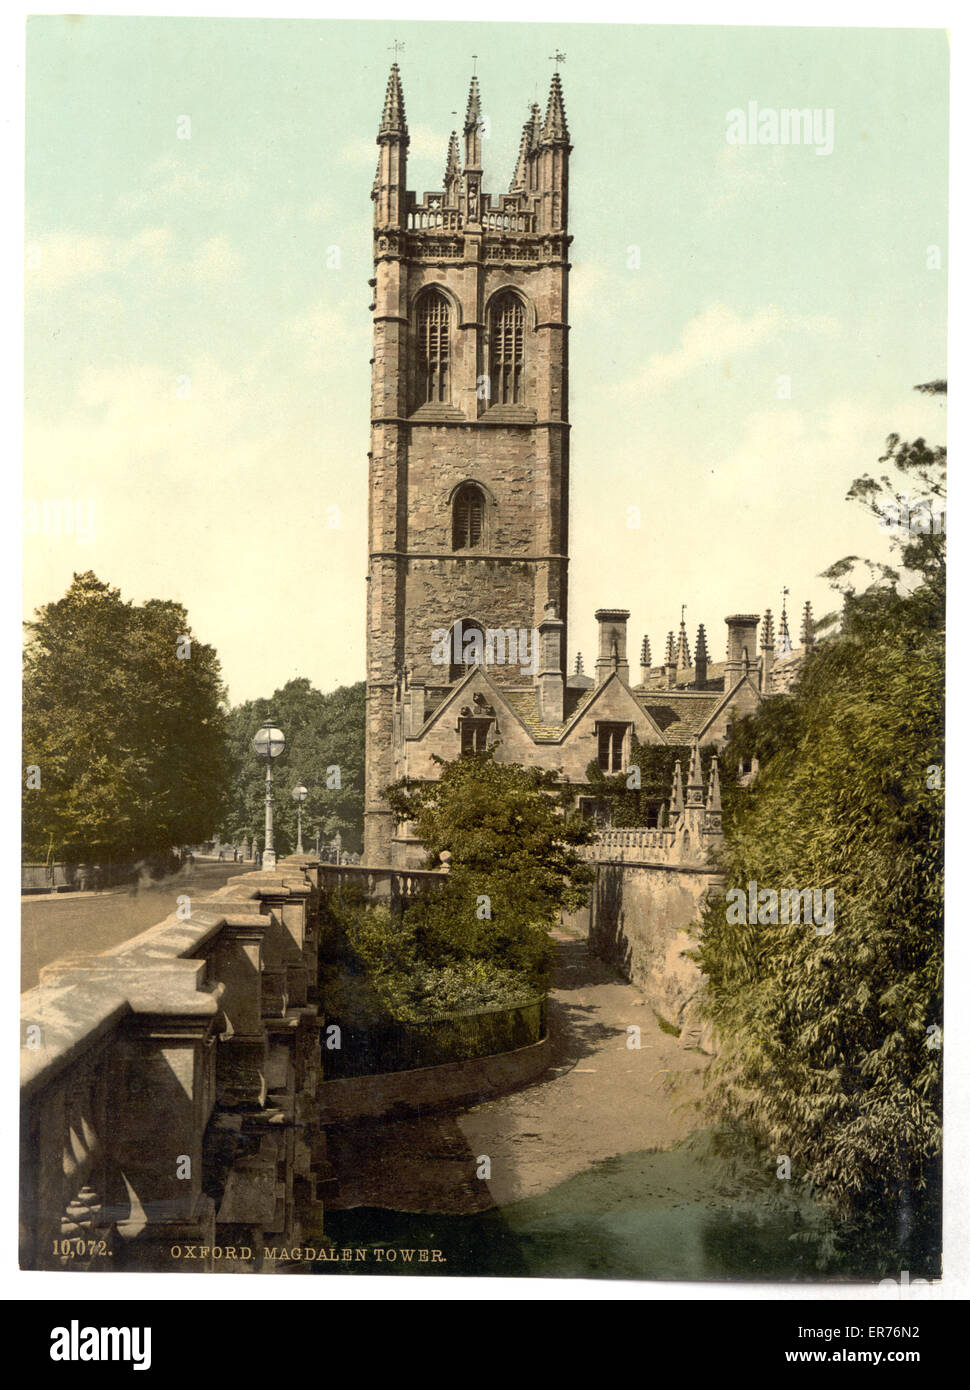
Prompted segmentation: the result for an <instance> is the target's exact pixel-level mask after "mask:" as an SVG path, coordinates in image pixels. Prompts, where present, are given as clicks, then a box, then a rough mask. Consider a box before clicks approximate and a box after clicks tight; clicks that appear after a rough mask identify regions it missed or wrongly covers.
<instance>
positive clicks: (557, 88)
mask: <svg viewBox="0 0 970 1390" xmlns="http://www.w3.org/2000/svg"><path fill="white" fill-rule="evenodd" d="M552 141H558V142H560V143H562V144H568V143H569V130H568V129H567V126H566V108H565V106H564V105H563V99H562V82H561V81H560V79H559V70H558V69H557V70H556V71H555V72H554V73H553V74H552V86H551V87H550V88H549V101H548V104H547V106H546V119H545V124H544V125H543V127H542V143H543V144H544V145H545V144H550V143H551V142H552Z"/></svg>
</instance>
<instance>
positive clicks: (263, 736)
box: [253, 719, 286, 869]
mask: <svg viewBox="0 0 970 1390" xmlns="http://www.w3.org/2000/svg"><path fill="white" fill-rule="evenodd" d="M285 747H286V740H285V739H284V737H283V735H282V733H281V732H280V730H279V729H278V728H277V727H276V725H275V724H274V723H273V721H272V719H265V720H264V721H263V724H262V727H261V728H260V730H259V732H258V733H257V734H256V736H255V738H254V739H253V748H254V749H255V750H256V754H257V756H258V757H260V758H265V759H266V844H265V847H264V849H263V868H264V869H275V868H276V851H275V850H274V849H273V759H274V758H278V757H279V755H280V754H281V753H282V751H283V749H284V748H285Z"/></svg>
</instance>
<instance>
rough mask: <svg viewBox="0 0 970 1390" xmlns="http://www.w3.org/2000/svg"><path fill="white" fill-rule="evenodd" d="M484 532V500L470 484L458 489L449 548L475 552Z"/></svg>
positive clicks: (478, 491)
mask: <svg viewBox="0 0 970 1390" xmlns="http://www.w3.org/2000/svg"><path fill="white" fill-rule="evenodd" d="M484 531H485V498H484V497H483V496H482V493H481V490H480V489H479V488H477V487H474V486H472V485H471V484H466V485H465V486H464V487H461V488H459V489H458V492H457V493H456V494H455V501H454V512H453V515H452V529H451V548H452V549H453V550H476V549H477V548H478V547H479V546H480V545H481V544H482V537H483V535H484Z"/></svg>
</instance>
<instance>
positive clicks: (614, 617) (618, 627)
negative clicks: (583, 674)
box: [596, 608, 630, 686]
mask: <svg viewBox="0 0 970 1390" xmlns="http://www.w3.org/2000/svg"><path fill="white" fill-rule="evenodd" d="M629 616H630V610H629V609H628V608H597V610H596V621H597V622H598V623H599V629H600V641H599V656H598V657H597V658H596V684H597V686H601V685H602V684H603V682H604V681H605V680H606V679H607V678H608V677H609V676H611V675H612V673H613V672H614V671H615V672H616V673H617V675H618V676H619V677H620V679H621V680H622V681H623V683H624V684H625V685H629V684H630V663H629V661H627V659H626V620H627V618H629Z"/></svg>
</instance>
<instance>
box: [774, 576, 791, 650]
mask: <svg viewBox="0 0 970 1390" xmlns="http://www.w3.org/2000/svg"><path fill="white" fill-rule="evenodd" d="M787 606H788V590H787V589H785V590H783V597H782V600H781V617H780V618H779V620H778V645H777V647H776V648H775V655H776V656H787V655H788V654H789V652H790V651H791V633H790V632H789V631H788V612H787Z"/></svg>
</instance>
